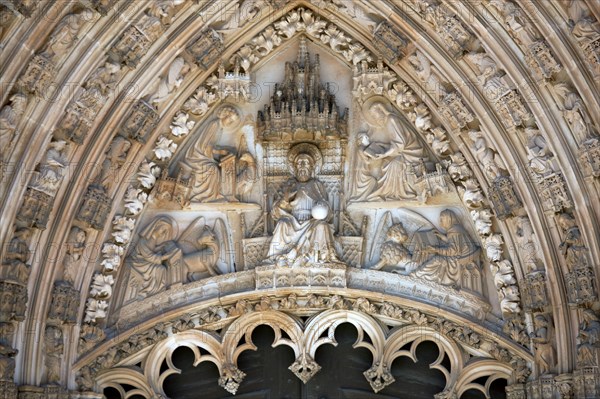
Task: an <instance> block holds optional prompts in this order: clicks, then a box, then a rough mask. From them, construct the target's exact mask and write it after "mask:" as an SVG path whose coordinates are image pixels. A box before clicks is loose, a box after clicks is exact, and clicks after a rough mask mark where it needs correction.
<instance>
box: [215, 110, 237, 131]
mask: <svg viewBox="0 0 600 399" xmlns="http://www.w3.org/2000/svg"><path fill="white" fill-rule="evenodd" d="M217 116H218V118H219V120H220V121H221V126H223V127H225V128H230V127H233V126H235V125H236V124H237V123H239V121H240V114H239V113H238V111H237V110H236V109H235V108H234V107H232V106H224V107H223V108H221V109H220V110H219V113H218V114H217Z"/></svg>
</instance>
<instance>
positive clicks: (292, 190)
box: [267, 143, 339, 266]
mask: <svg viewBox="0 0 600 399" xmlns="http://www.w3.org/2000/svg"><path fill="white" fill-rule="evenodd" d="M321 162H322V156H321V152H320V151H319V149H318V148H317V147H316V146H314V145H312V144H307V143H300V144H297V145H296V146H294V147H292V149H291V150H290V151H289V152H288V166H289V167H290V169H291V171H292V174H293V176H294V177H293V178H292V179H290V180H288V181H287V182H286V183H285V184H284V186H283V189H282V192H281V193H280V198H279V200H278V201H276V202H275V204H274V205H273V208H272V211H271V215H272V216H273V219H274V220H276V221H277V224H276V226H275V230H274V231H273V237H272V239H271V243H270V244H269V252H268V256H267V260H268V261H269V262H270V261H274V262H276V263H277V264H283V265H286V264H287V265H290V266H299V265H302V264H305V263H306V262H316V263H331V262H333V263H338V262H339V260H338V249H337V248H336V247H337V244H336V242H335V239H334V237H333V226H332V225H331V224H330V220H331V219H332V216H333V214H332V208H331V206H330V204H329V198H328V194H327V191H326V189H325V186H324V184H323V183H322V182H321V181H319V180H318V179H316V178H315V177H314V175H315V172H316V171H317V170H318V168H319V167H320V164H321Z"/></svg>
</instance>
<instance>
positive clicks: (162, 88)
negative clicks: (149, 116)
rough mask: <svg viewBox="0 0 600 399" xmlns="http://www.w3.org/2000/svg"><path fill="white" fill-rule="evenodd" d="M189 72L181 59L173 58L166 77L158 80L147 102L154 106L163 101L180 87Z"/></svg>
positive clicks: (188, 68)
mask: <svg viewBox="0 0 600 399" xmlns="http://www.w3.org/2000/svg"><path fill="white" fill-rule="evenodd" d="M189 71H190V66H189V65H188V64H187V63H186V62H185V60H184V59H183V57H177V58H175V60H173V62H172V63H171V65H170V66H169V70H168V71H167V74H166V76H163V78H162V79H160V81H159V82H158V85H157V87H156V88H155V90H154V92H153V93H152V94H151V95H150V98H149V100H148V102H149V103H151V104H153V105H154V106H156V105H158V104H160V103H162V102H163V101H165V100H166V98H167V97H168V96H169V94H171V93H173V91H174V90H175V89H177V88H178V87H179V86H180V85H181V82H183V78H184V77H185V75H186V74H187V73H188V72H189Z"/></svg>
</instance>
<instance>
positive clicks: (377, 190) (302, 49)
mask: <svg viewBox="0 0 600 399" xmlns="http://www.w3.org/2000/svg"><path fill="white" fill-rule="evenodd" d="M298 42H299V46H298V51H297V54H294V55H295V60H294V61H287V62H285V66H284V68H283V70H282V71H278V69H279V68H278V67H277V66H276V65H273V66H269V67H267V68H266V70H267V71H273V73H278V74H279V75H277V76H280V77H281V79H280V82H279V83H276V84H274V85H272V86H267V87H268V88H269V89H270V90H269V94H271V95H270V98H269V101H268V102H266V103H265V102H263V103H261V102H260V101H259V102H258V103H249V102H242V103H232V102H229V103H224V104H221V105H220V106H218V107H217V108H216V109H215V110H214V111H213V112H212V113H208V115H207V117H206V118H205V120H204V121H200V122H199V123H196V121H190V120H189V115H187V114H181V113H180V114H178V115H176V116H175V118H174V125H173V126H171V129H172V130H173V132H174V133H175V132H177V133H178V134H177V135H176V136H177V137H179V136H181V137H185V136H189V137H188V139H187V140H185V141H177V144H176V143H174V142H173V141H172V140H170V139H168V138H166V137H164V136H163V137H161V139H159V140H158V142H157V143H156V148H155V150H154V152H155V153H156V155H157V159H158V160H157V163H155V162H148V163H147V165H146V168H145V169H144V168H142V169H140V174H139V175H138V176H139V179H140V182H141V184H142V186H144V187H154V188H153V189H152V192H151V193H150V195H149V196H148V195H146V194H144V193H142V192H141V191H140V190H136V189H135V188H133V187H132V188H131V189H130V190H129V191H128V193H127V195H126V208H127V209H128V210H129V212H130V213H132V214H134V215H136V214H138V213H139V212H140V211H141V210H142V209H143V207H144V204H145V203H146V202H148V203H149V204H150V207H149V209H148V210H147V212H146V213H145V214H143V220H144V222H143V223H142V226H143V227H142V228H141V230H140V231H139V232H138V233H137V234H133V235H132V232H131V228H127V224H128V222H127V220H128V218H127V217H122V218H121V220H120V221H118V220H116V221H117V225H115V229H116V230H115V232H114V233H113V235H114V238H115V240H116V242H117V243H123V244H126V243H129V242H131V245H130V246H129V250H128V253H127V254H125V256H124V258H125V261H124V265H125V267H124V270H122V271H121V273H122V275H123V276H125V277H124V278H125V279H126V283H123V284H122V288H121V290H122V294H121V295H120V297H121V298H122V303H121V305H119V304H117V306H126V307H127V306H128V304H131V303H133V302H134V301H137V300H143V299H145V298H148V297H152V296H154V295H158V294H159V293H161V292H163V291H165V290H167V289H169V290H171V289H173V288H177V287H181V286H182V285H186V284H192V286H193V287H195V286H197V284H196V285H193V283H194V282H196V281H199V280H203V281H204V279H207V278H209V279H211V278H212V279H214V278H215V277H216V276H218V275H223V274H228V273H233V272H241V271H244V270H254V271H255V273H256V287H257V288H267V287H279V286H332V287H333V286H335V287H345V286H347V284H348V282H347V281H346V280H347V277H346V270H348V268H362V269H366V270H365V271H368V272H369V273H383V272H392V273H395V275H396V276H397V278H399V279H401V280H402V279H407V280H406V281H405V282H404V283H399V284H400V285H406V284H409V285H412V286H413V287H417V286H418V285H419V284H424V285H426V286H431V287H438V288H436V289H437V290H441V291H440V292H442V291H443V292H448V293H449V292H454V293H456V294H459V295H460V292H463V293H467V292H468V293H471V295H475V296H474V297H473V298H475V297H477V298H481V300H484V297H486V296H488V295H487V292H488V288H487V287H488V286H489V287H493V285H492V284H493V283H492V281H491V280H492V278H491V276H486V273H485V268H484V262H483V256H482V251H481V244H479V243H478V242H477V240H476V239H475V234H474V230H473V228H472V227H471V226H470V223H469V222H468V216H469V213H468V212H467V211H466V210H464V209H462V208H461V205H460V203H461V202H460V198H459V196H458V194H457V192H456V190H455V189H454V185H453V184H452V182H451V177H450V174H449V173H448V172H447V171H446V169H445V167H444V166H443V165H442V164H441V163H438V162H436V158H435V156H434V155H433V154H430V153H429V152H428V150H426V148H427V146H426V145H425V144H424V143H423V140H424V139H423V138H421V137H419V135H418V133H417V131H416V130H415V128H414V127H413V125H412V123H411V122H413V123H414V126H416V128H417V129H427V130H428V129H430V128H431V121H430V118H431V117H430V116H429V111H428V109H427V108H426V107H425V106H422V107H420V108H419V107H416V108H415V110H414V112H413V113H411V115H403V114H402V113H401V112H400V111H398V110H397V109H396V108H395V107H394V106H393V105H392V104H391V103H390V102H389V101H388V100H387V99H386V97H384V96H381V95H379V94H377V93H382V92H383V90H377V89H376V88H375V90H371V89H368V87H371V88H373V87H374V86H373V85H371V84H370V83H369V81H370V80H371V81H372V80H373V76H374V75H375V74H380V75H381V74H383V75H385V72H384V70H383V66H382V65H380V67H379V69H378V70H370V69H368V68H366V66H364V68H363V69H361V70H359V68H356V69H355V71H354V78H353V77H352V76H351V75H352V73H351V72H350V71H349V70H348V69H346V67H344V66H342V65H341V64H338V65H335V63H336V62H339V61H336V60H335V58H333V57H332V56H330V55H329V56H328V55H324V57H329V58H327V61H328V62H327V63H322V62H321V58H320V54H314V55H313V54H310V53H309V51H308V49H309V47H311V48H312V47H316V46H315V45H314V44H312V43H309V42H308V40H307V39H306V38H305V37H303V36H301V37H300V38H299V39H298ZM289 58H291V57H289V54H288V59H289ZM332 64H333V66H332ZM266 73H267V72H264V71H263V72H259V73H258V74H257V76H258V77H259V78H260V77H265V76H266ZM281 73H283V76H282V75H281ZM323 73H324V74H325V75H327V77H328V78H335V80H333V81H330V82H326V81H325V79H323V77H322V76H321V75H322V74H323ZM357 74H361V78H360V79H358V80H357V78H356V76H358V75H357ZM352 80H354V84H355V89H356V84H357V83H358V84H359V86H361V85H364V87H363V88H362V89H361V88H360V87H359V88H358V89H356V90H354V91H353V92H350V90H343V89H344V88H348V89H349V88H350V84H351V82H352ZM337 82H339V83H337ZM386 85H387V84H386ZM361 87H362V86H361ZM340 88H341V89H342V90H337V91H336V89H340ZM397 89H400V87H399V86H397ZM394 90H396V89H394ZM373 94H375V95H373ZM401 103H403V104H404V102H402V101H401ZM255 115H256V116H255ZM190 122H191V123H190ZM182 129H183V130H182ZM179 133H181V134H179ZM430 136H431V137H427V140H430V141H436V143H437V145H436V146H434V153H435V154H438V155H439V154H443V153H446V152H447V150H448V142H447V141H446V140H445V134H444V132H443V129H437V130H436V129H433V130H432V133H431V134H430ZM444 142H445V143H446V144H445V148H444ZM178 146H181V149H180V151H178V152H177V155H176V156H175V157H173V153H174V151H175V150H176V149H177V147H178ZM164 151H168V154H167V155H166V156H165V157H164V160H163V159H162V158H161V157H159V156H158V155H159V153H160V154H163V152H164ZM490 168H492V166H490ZM160 170H162V172H160ZM182 230H183V233H179V232H180V231H182ZM403 276H404V277H403ZM488 280H489V282H488ZM207 281H208V280H207ZM199 284H202V282H199ZM400 285H399V287H400ZM517 295H518V294H517ZM484 301H485V300H484ZM496 301H497V300H496ZM486 306H488V305H486ZM494 306H496V308H497V309H499V306H498V305H494ZM126 313H127V312H126Z"/></svg>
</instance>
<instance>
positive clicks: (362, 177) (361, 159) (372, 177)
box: [350, 133, 386, 201]
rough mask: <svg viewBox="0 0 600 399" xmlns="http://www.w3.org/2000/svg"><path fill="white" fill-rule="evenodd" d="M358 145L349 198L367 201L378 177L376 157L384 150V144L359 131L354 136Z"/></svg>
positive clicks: (379, 164) (378, 170) (378, 161)
mask: <svg viewBox="0 0 600 399" xmlns="http://www.w3.org/2000/svg"><path fill="white" fill-rule="evenodd" d="M356 143H357V145H358V148H357V151H356V155H357V158H356V164H355V167H356V169H355V172H354V180H353V181H352V184H353V187H352V192H353V193H354V194H353V195H352V196H351V197H350V200H352V201H367V200H368V199H369V197H370V195H371V193H372V192H373V191H375V190H376V189H377V180H378V178H379V177H380V176H379V175H380V171H381V162H382V161H381V159H380V158H379V157H377V155H379V154H383V153H384V152H385V151H386V145H385V144H383V143H379V142H372V141H371V138H370V137H369V135H368V134H367V133H359V134H358V136H357V137H356Z"/></svg>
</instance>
